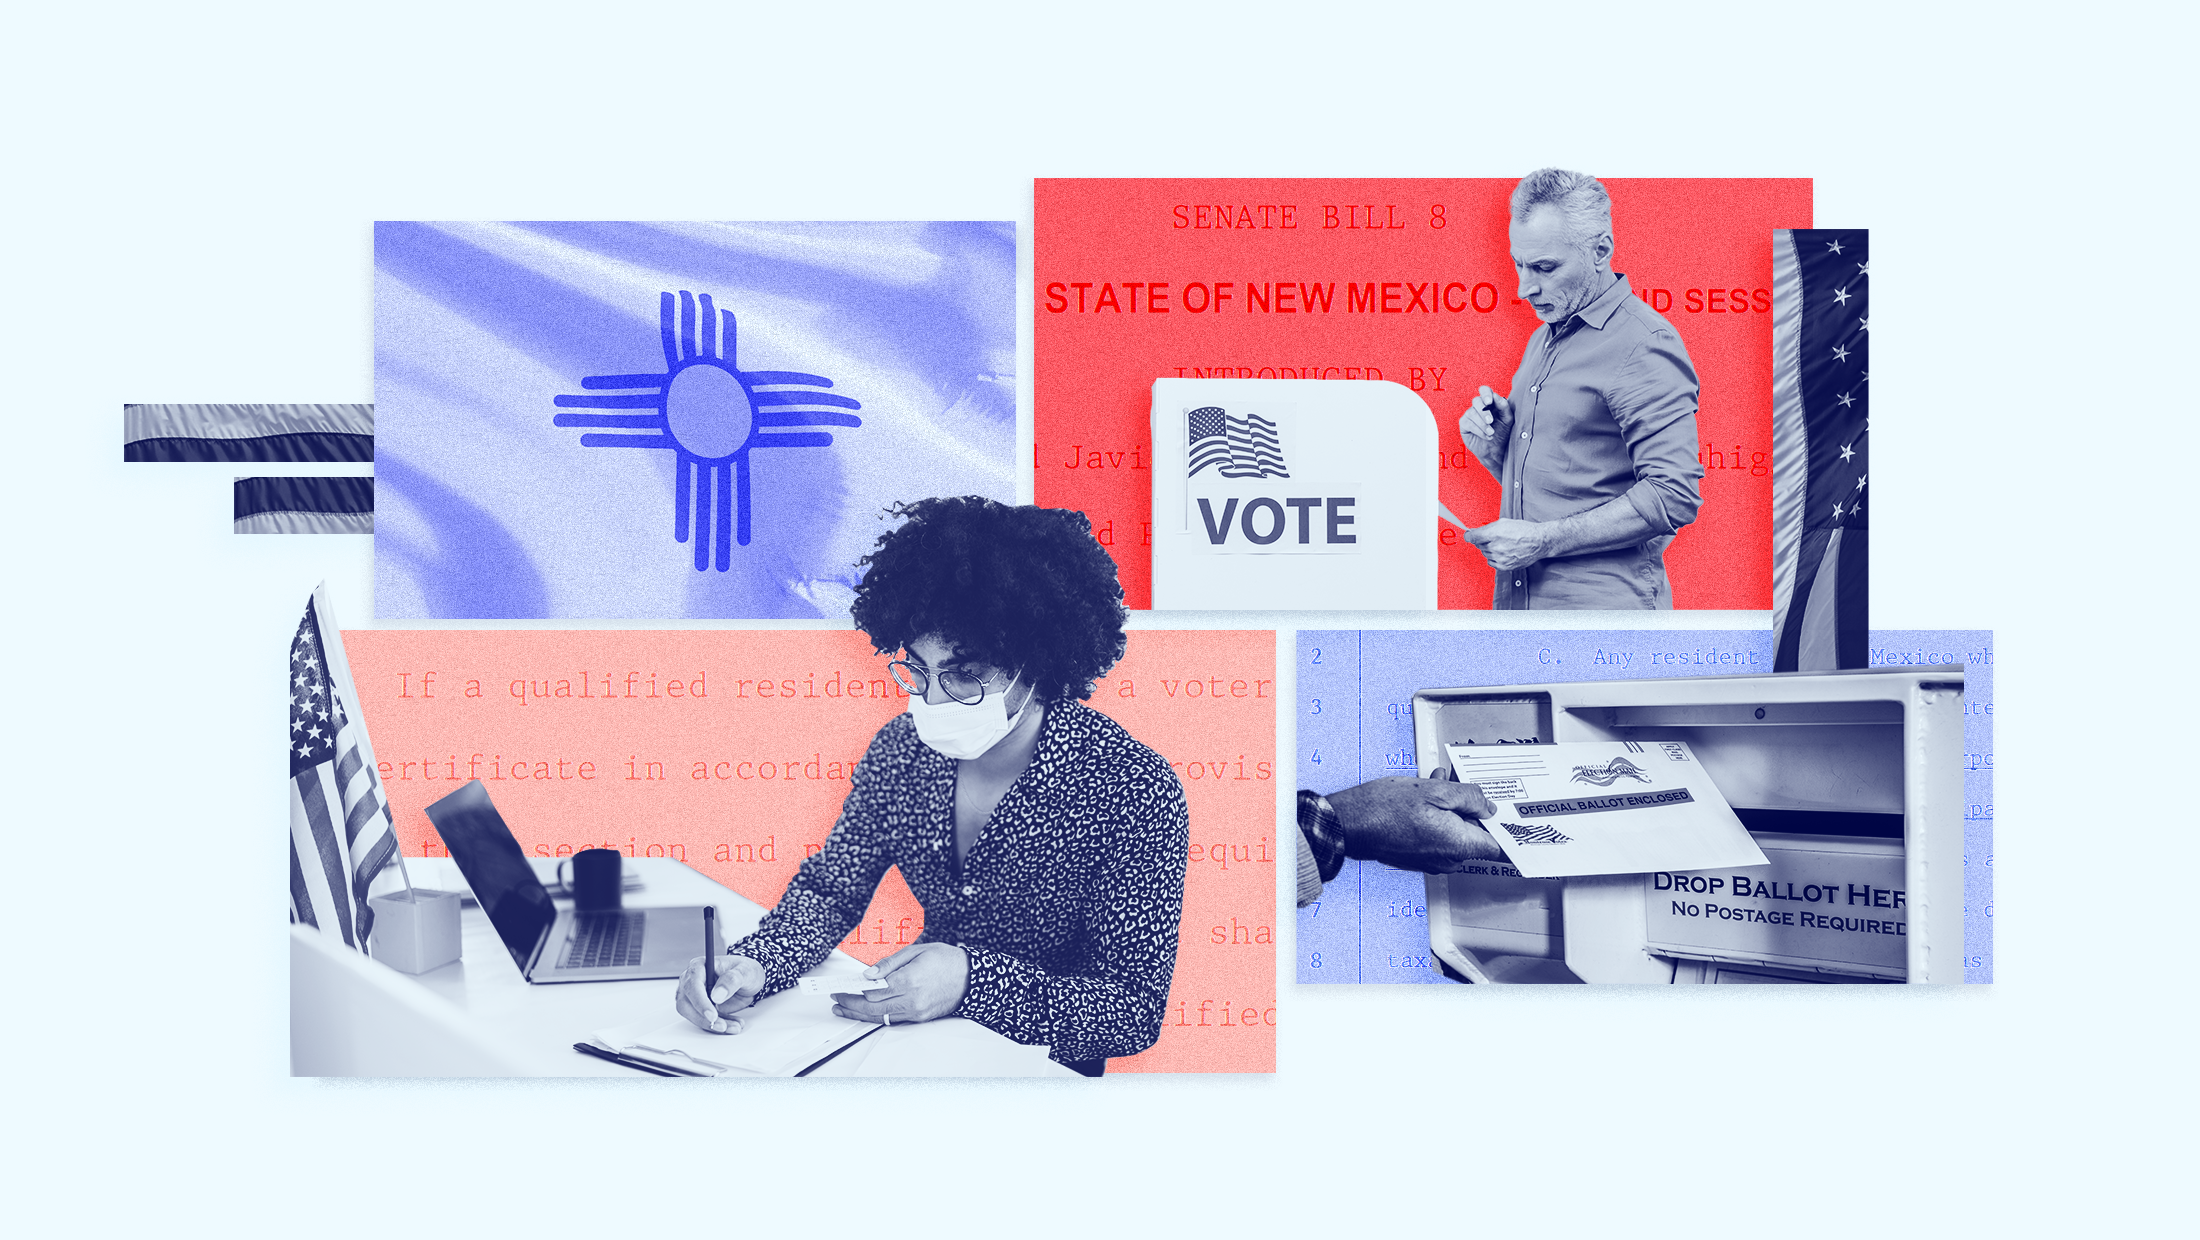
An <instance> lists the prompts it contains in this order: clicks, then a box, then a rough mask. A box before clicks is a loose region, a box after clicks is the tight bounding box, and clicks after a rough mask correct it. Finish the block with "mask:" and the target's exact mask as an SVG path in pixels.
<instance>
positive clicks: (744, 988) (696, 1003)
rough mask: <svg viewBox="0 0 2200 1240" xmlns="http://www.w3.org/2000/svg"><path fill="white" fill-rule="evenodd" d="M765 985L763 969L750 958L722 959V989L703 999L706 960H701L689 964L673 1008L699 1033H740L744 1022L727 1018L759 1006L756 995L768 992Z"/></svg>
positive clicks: (675, 996)
mask: <svg viewBox="0 0 2200 1240" xmlns="http://www.w3.org/2000/svg"><path fill="white" fill-rule="evenodd" d="M764 981H765V978H764V966H763V965H760V964H758V963H756V962H755V961H754V960H751V959H749V958H748V957H747V956H720V957H719V958H718V987H717V989H716V990H714V991H712V992H711V994H710V996H709V997H708V998H707V999H706V998H705V997H704V995H703V958H702V957H701V956H697V957H696V958H695V959H693V960H690V961H688V967H687V971H686V972H684V973H682V974H680V986H679V989H678V990H675V991H674V992H673V997H672V1006H673V1007H675V1008H678V1009H679V1011H680V1015H682V1016H685V1017H687V1018H688V1022H689V1023H690V1024H692V1025H694V1026H695V1027H696V1028H698V1029H707V1030H709V1031H710V1032H712V1033H739V1032H741V1022H740V1021H737V1020H727V1019H726V1017H729V1016H731V1015H733V1014H734V1013H735V1012H738V1011H740V1010H741V1009H742V1008H745V1007H747V1006H749V1005H750V1004H752V1003H754V1002H756V992H757V991H759V990H762V989H764Z"/></svg>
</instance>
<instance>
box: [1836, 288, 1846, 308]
mask: <svg viewBox="0 0 2200 1240" xmlns="http://www.w3.org/2000/svg"><path fill="white" fill-rule="evenodd" d="M1833 304H1835V305H1837V306H1845V305H1848V304H1849V291H1848V290H1847V289H1845V288H1837V289H1835V290H1833Z"/></svg>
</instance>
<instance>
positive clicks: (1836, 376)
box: [1772, 228, 1871, 672]
mask: <svg viewBox="0 0 2200 1240" xmlns="http://www.w3.org/2000/svg"><path fill="white" fill-rule="evenodd" d="M1870 238H1871V234H1870V233H1869V232H1868V231H1867V230H1865V229H1861V228H1818V229H1781V230H1779V231H1777V232H1775V233H1773V246H1772V367H1773V370H1772V546H1773V569H1772V605H1773V613H1772V616H1773V641H1774V649H1773V668H1774V670H1776V671H1782V672H1792V671H1798V670H1801V671H1825V670H1829V669H1833V668H1845V667H1863V666H1864V665H1865V663H1866V660H1867V657H1868V656H1867V652H1866V636H1867V633H1868V630H1869V626H1870V577H1869V571H1868V569H1869V564H1870V550H1871V533H1870V525H1869V523H1868V522H1867V520H1866V518H1865V515H1864V514H1865V500H1866V498H1867V496H1866V489H1865V484H1866V483H1867V482H1868V481H1869V475H1868V474H1867V473H1866V470H1865V464H1866V460H1867V453H1866V451H1865V446H1866V445H1865V441H1866V439H1867V438H1868V437H1869V435H1870V431H1871V419H1870V388H1869V386H1868V385H1869V382H1870V380H1871V337H1870V335H1869V334H1868V333H1869V332H1870V330H1871V318H1870V309H1871V302H1870V297H1869V283H1870V277H1871V249H1870Z"/></svg>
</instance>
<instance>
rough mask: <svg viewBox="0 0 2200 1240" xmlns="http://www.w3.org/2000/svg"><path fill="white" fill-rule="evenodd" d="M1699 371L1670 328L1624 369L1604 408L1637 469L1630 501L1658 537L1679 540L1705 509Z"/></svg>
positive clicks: (1638, 351)
mask: <svg viewBox="0 0 2200 1240" xmlns="http://www.w3.org/2000/svg"><path fill="white" fill-rule="evenodd" d="M1698 391H1699V388H1698V384H1697V381H1696V368H1695V366H1694V365H1692V364H1690V362H1689V360H1688V350H1687V349H1685V348H1683V347H1682V345H1681V340H1680V337H1679V336H1678V335H1677V334H1675V333H1674V332H1673V331H1672V329H1671V328H1666V329H1663V330H1660V331H1657V332H1654V333H1652V334H1651V336H1650V338H1649V339H1647V340H1645V341H1644V342H1643V343H1642V344H1641V345H1640V346H1638V347H1637V348H1636V349H1635V351H1634V353H1633V354H1632V355H1631V356H1630V357H1629V358H1628V359H1627V363H1626V365H1624V366H1622V367H1621V368H1620V373H1619V376H1618V378H1617V380H1616V381H1615V382H1614V383H1613V384H1612V386H1611V387H1610V388H1609V389H1608V390H1607V391H1606V392H1605V403H1606V405H1607V406H1608V407H1609V408H1610V409H1611V411H1612V417H1613V420H1614V421H1617V422H1618V423H1619V426H1620V432H1621V434H1622V435H1624V436H1625V437H1626V440H1627V451H1628V455H1629V456H1630V457H1631V458H1633V460H1634V463H1635V484H1634V485H1633V486H1631V487H1629V488H1628V489H1627V499H1628V501H1629V502H1630V503H1632V504H1634V506H1635V511H1637V512H1639V513H1641V514H1642V519H1643V520H1645V521H1647V522H1649V523H1650V524H1651V526H1653V527H1654V528H1656V529H1657V530H1658V531H1659V532H1661V533H1665V534H1677V533H1679V532H1680V530H1681V527H1682V526H1684V525H1687V524H1688V523H1689V522H1691V521H1693V520H1695V519H1696V511H1697V510H1698V509H1699V508H1701V507H1702V506H1703V492H1702V490H1701V488H1700V486H1699V484H1700V483H1701V482H1702V481H1703V463H1702V462H1701V461H1700V460H1698V459H1697V452H1698V449H1699V445H1698V443H1697V441H1696V397H1697V393H1698Z"/></svg>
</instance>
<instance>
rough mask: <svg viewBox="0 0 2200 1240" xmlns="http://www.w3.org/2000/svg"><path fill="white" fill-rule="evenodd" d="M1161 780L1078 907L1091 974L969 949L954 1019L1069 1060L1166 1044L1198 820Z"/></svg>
mask: <svg viewBox="0 0 2200 1240" xmlns="http://www.w3.org/2000/svg"><path fill="white" fill-rule="evenodd" d="M1163 773H1164V775H1167V772H1166V771H1164V772H1163ZM1158 782H1159V786H1157V787H1156V788H1155V789H1154V792H1153V795H1152V796H1151V798H1150V799H1148V800H1147V801H1146V803H1145V804H1144V805H1142V806H1139V807H1137V808H1135V809H1133V810H1131V811H1130V813H1129V814H1128V815H1127V821H1126V825H1125V828H1124V831H1123V834H1122V837H1121V838H1120V840H1119V841H1118V843H1117V846H1116V847H1115V848H1114V850H1113V851H1112V853H1111V855H1110V856H1109V857H1108V859H1107V863H1106V864H1105V866H1104V867H1103V868H1102V870H1101V872H1100V874H1099V875H1098V876H1097V877H1096V879H1095V881H1094V882H1093V884H1092V887H1091V889H1090V890H1088V891H1086V892H1084V893H1082V897H1081V899H1080V900H1079V903H1080V905H1081V906H1082V919H1083V923H1084V930H1085V934H1086V935H1087V936H1088V942H1089V943H1090V947H1091V951H1090V956H1091V960H1092V963H1091V965H1090V967H1089V969H1088V970H1087V971H1085V972H1082V973H1078V974H1069V973H1063V972H1058V971H1054V970H1050V969H1047V968H1045V967H1042V966H1040V965H1038V964H1035V963H1033V962H1031V961H1028V960H1021V959H1018V958H1017V957H1015V956H1011V955H1009V954H1008V953H1006V952H1002V951H996V950H993V949H991V948H983V947H966V948H965V949H964V950H965V951H966V952H967V953H968V955H969V957H970V982H969V986H968V988H967V989H966V990H965V991H964V992H963V1000H962V1005H961V1006H960V1007H959V1008H958V1009H957V1011H956V1015H958V1016H964V1017H968V1018H969V1019H971V1020H974V1021H976V1022H978V1023H979V1024H981V1025H984V1026H986V1027H987V1028H989V1029H992V1030H994V1031H995V1032H998V1033H1001V1034H1003V1035H1005V1036H1007V1037H1009V1038H1011V1039H1013V1040H1015V1041H1018V1042H1022V1043H1025V1044H1027V1045H1040V1044H1043V1045H1046V1046H1049V1047H1051V1048H1053V1056H1054V1058H1056V1059H1058V1060H1062V1061H1064V1062H1070V1061H1075V1060H1087V1059H1103V1058H1113V1057H1115V1056H1120V1055H1135V1054H1137V1053H1138V1052H1140V1051H1142V1050H1145V1049H1146V1048H1147V1047H1150V1046H1152V1045H1153V1044H1154V1042H1155V1041H1156V1040H1158V1039H1159V1038H1160V1036H1161V1020H1162V1015H1163V1013H1164V1011H1165V1009H1166V1008H1167V1006H1168V999H1169V981H1170V978H1171V976H1172V975H1173V974H1174V973H1175V971H1176V947H1177V942H1176V940H1177V930H1178V926H1179V923H1180V922H1181V921H1182V920H1183V916H1184V867H1185V862H1186V856H1187V845H1188V844H1189V843H1190V839H1191V817H1190V814H1189V813H1188V811H1187V808H1186V806H1185V803H1184V790H1183V788H1182V787H1181V786H1180V785H1179V784H1178V783H1177V782H1176V780H1175V778H1174V777H1173V776H1171V777H1167V778H1165V779H1164V780H1162V781H1158Z"/></svg>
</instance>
